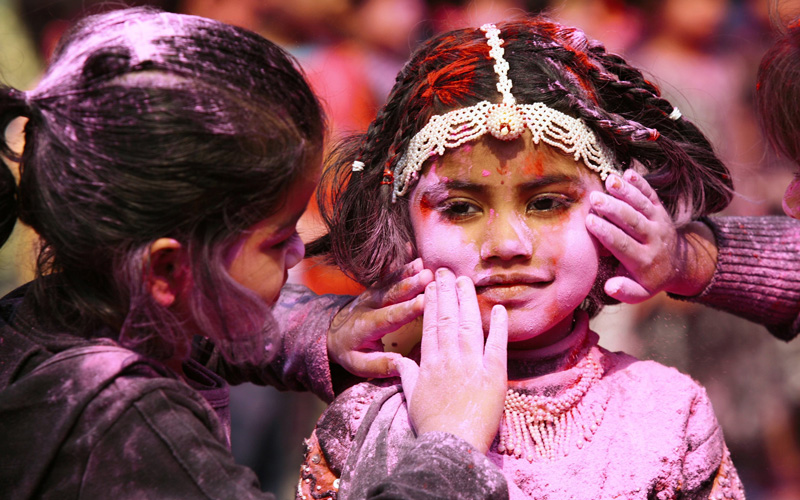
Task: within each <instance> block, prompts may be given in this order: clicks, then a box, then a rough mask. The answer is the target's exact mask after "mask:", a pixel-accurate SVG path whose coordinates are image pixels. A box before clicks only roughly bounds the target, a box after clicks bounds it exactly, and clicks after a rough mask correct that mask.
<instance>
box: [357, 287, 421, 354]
mask: <svg viewBox="0 0 800 500" xmlns="http://www.w3.org/2000/svg"><path fill="white" fill-rule="evenodd" d="M424 310H425V296H424V295H417V296H416V297H414V298H411V299H409V300H407V301H405V302H401V303H399V304H393V305H390V306H386V307H382V308H380V309H376V310H374V311H370V312H369V313H366V318H364V319H363V320H362V321H364V322H369V324H370V327H368V328H361V329H360V330H361V331H363V333H364V336H363V337H362V338H361V339H360V342H359V343H366V342H370V341H375V340H378V339H380V338H382V337H383V336H384V335H386V334H387V333H391V332H394V331H397V330H398V329H399V328H402V327H403V326H405V325H407V324H408V323H411V322H412V321H414V320H415V319H417V318H419V317H420V316H421V315H422V314H423V312H424Z"/></svg>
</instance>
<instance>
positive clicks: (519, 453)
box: [496, 354, 606, 462]
mask: <svg viewBox="0 0 800 500" xmlns="http://www.w3.org/2000/svg"><path fill="white" fill-rule="evenodd" d="M575 369H577V370H579V371H580V376H579V377H578V380H577V381H576V382H575V384H574V385H572V386H571V387H570V388H569V389H567V390H565V391H564V392H563V393H561V394H560V395H558V396H553V397H549V396H539V395H532V394H523V393H520V392H518V391H516V390H514V389H509V390H508V393H507V394H506V401H505V404H504V409H503V417H502V419H501V421H500V432H499V439H498V441H497V447H496V450H497V452H498V453H501V454H506V455H511V456H515V457H517V458H523V457H524V458H525V459H527V460H528V461H529V462H533V461H534V460H537V459H538V460H555V459H556V458H560V457H563V456H566V455H567V454H568V453H569V451H570V450H571V449H573V447H574V446H576V447H577V448H579V449H580V448H583V446H584V444H585V443H586V442H588V441H591V439H592V436H594V433H595V432H596V431H597V428H598V426H599V425H600V423H601V422H602V420H603V414H604V413H605V409H606V403H605V402H603V403H597V404H587V403H586V402H584V401H583V398H584V396H585V395H586V393H587V392H589V389H590V388H591V387H592V386H593V385H594V384H595V383H596V382H597V381H598V380H600V378H602V376H603V367H602V366H601V365H600V363H598V362H597V361H595V360H594V359H592V357H591V355H589V354H587V355H586V357H584V358H583V359H582V360H580V361H579V362H578V364H577V365H575Z"/></svg>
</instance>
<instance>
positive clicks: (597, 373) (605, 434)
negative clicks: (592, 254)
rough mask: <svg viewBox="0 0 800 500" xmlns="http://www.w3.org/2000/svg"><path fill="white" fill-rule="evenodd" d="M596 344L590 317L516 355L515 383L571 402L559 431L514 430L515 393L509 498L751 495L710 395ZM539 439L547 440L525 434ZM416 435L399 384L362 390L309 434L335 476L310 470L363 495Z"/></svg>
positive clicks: (505, 464)
mask: <svg viewBox="0 0 800 500" xmlns="http://www.w3.org/2000/svg"><path fill="white" fill-rule="evenodd" d="M597 340H598V336H597V335H596V334H595V333H594V332H592V331H590V330H589V328H588V321H587V319H586V318H585V315H581V316H580V319H579V320H578V321H577V323H576V326H575V328H574V330H573V333H572V334H571V335H570V336H569V337H567V338H566V339H564V340H562V341H561V342H559V343H558V344H556V345H553V346H550V347H548V348H545V349H540V350H534V351H526V352H524V353H513V354H511V355H510V357H509V375H510V378H512V379H519V380H517V381H515V382H513V383H512V384H510V388H513V389H515V390H516V391H517V393H519V394H525V395H530V396H537V395H538V396H545V397H548V396H551V397H554V398H555V399H562V400H567V399H568V400H569V401H570V402H571V403H570V402H567V403H565V406H564V407H565V408H566V407H569V406H570V404H572V407H571V409H570V410H569V411H567V412H566V413H564V415H565V416H564V418H562V419H561V423H560V424H553V425H549V426H548V425H544V424H542V425H540V426H539V427H538V428H539V429H541V432H539V431H538V430H532V431H527V430H522V428H521V427H520V426H517V427H514V424H513V421H514V415H513V413H514V411H516V410H512V409H510V406H509V401H510V400H512V399H513V398H507V403H506V404H507V412H506V416H505V417H504V421H503V423H501V431H500V433H499V434H498V437H497V438H496V439H495V443H494V445H493V446H492V449H491V450H490V452H489V454H488V456H489V459H490V460H491V461H492V462H494V463H495V464H496V465H497V466H498V467H499V468H500V469H501V470H502V472H503V474H504V475H505V477H506V478H507V480H508V483H509V491H510V497H511V498H512V499H514V498H558V499H586V498H592V499H606V498H608V499H612V498H624V499H647V498H657V499H660V500H664V499H669V498H743V497H744V493H743V490H742V487H741V483H740V481H739V479H738V476H737V474H736V470H735V468H734V467H733V465H732V464H731V461H730V456H729V454H728V451H727V447H726V446H725V442H724V439H723V436H722V431H721V429H720V427H719V424H718V423H717V420H716V418H715V416H714V412H713V409H712V408H711V403H710V402H709V400H708V397H707V396H706V392H705V390H704V389H703V388H702V387H700V386H699V385H698V384H697V383H696V382H694V381H693V380H692V379H690V378H689V377H687V376H685V375H682V374H681V373H679V372H678V371H677V370H675V369H673V368H668V367H665V366H662V365H660V364H658V363H655V362H652V361H638V360H636V359H635V358H632V357H631V356H628V355H626V354H624V353H611V352H609V351H607V350H605V349H603V348H601V347H599V346H597ZM520 377H522V378H521V379H520ZM573 403H574V404H573ZM532 427H536V426H535V425H533V426H532ZM537 432H539V434H538V436H544V437H541V438H536V439H534V438H532V437H531V438H529V437H526V433H527V436H531V435H532V433H537ZM548 433H549V434H548ZM513 436H516V438H514V437H513ZM501 437H502V441H501ZM413 439H414V433H413V430H412V429H411V428H410V426H409V423H408V418H407V413H406V407H405V400H404V398H403V394H402V389H400V387H399V386H398V385H391V384H383V385H381V384H379V383H361V384H358V385H356V386H354V387H352V388H351V389H349V390H348V391H346V392H344V393H343V394H342V395H341V396H339V397H338V398H337V399H336V400H335V401H334V402H333V403H332V404H331V406H330V407H329V408H328V409H327V410H326V412H325V413H324V414H323V416H322V417H321V418H320V421H319V422H318V424H317V428H316V430H315V432H314V435H312V438H311V439H310V442H309V449H312V450H321V454H322V457H323V458H324V460H322V462H323V463H325V464H326V467H327V471H326V470H320V468H319V462H320V460H319V458H320V457H319V456H317V457H316V459H315V460H316V461H314V460H312V459H313V458H314V453H309V456H308V457H307V462H306V465H305V467H307V468H308V470H312V469H313V471H314V474H315V478H314V479H315V480H323V478H322V477H321V476H324V475H326V474H329V475H331V476H332V477H336V478H341V480H340V481H338V482H337V486H338V488H339V494H340V495H342V496H341V497H340V498H359V495H362V494H363V492H364V491H366V489H367V488H368V487H369V485H370V481H371V478H373V477H380V475H381V474H384V473H385V471H391V470H392V469H393V468H394V467H396V466H397V463H398V458H397V457H400V456H402V454H403V452H404V450H405V449H406V448H407V447H408V446H409V445H410V443H412V442H413ZM515 439H517V440H518V441H517V446H516V449H525V452H524V453H522V454H521V456H519V457H518V456H517V455H516V454H515V453H514V452H511V451H506V452H505V453H503V452H502V448H503V446H501V443H505V447H506V448H509V443H511V442H512V441H514V440H515ZM526 439H527V444H525V445H520V444H519V443H520V441H524V440H526ZM453 495H454V496H453V497H454V498H457V497H458V495H459V493H458V492H457V491H455V492H453ZM712 495H713V496H712ZM717 495H722V496H719V497H718V496H717ZM331 496H332V497H333V496H335V495H331Z"/></svg>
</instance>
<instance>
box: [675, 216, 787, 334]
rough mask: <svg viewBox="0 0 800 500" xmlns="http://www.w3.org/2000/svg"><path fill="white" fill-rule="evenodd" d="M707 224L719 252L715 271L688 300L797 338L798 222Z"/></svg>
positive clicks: (734, 220) (733, 219)
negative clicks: (708, 281) (703, 289)
mask: <svg viewBox="0 0 800 500" xmlns="http://www.w3.org/2000/svg"><path fill="white" fill-rule="evenodd" d="M706 223H708V225H709V226H710V227H711V229H712V230H713V231H714V235H715V237H716V240H717V246H718V248H719V255H718V258H717V270H716V274H715V275H714V278H713V279H712V282H711V284H710V285H709V286H708V288H707V289H706V290H705V291H704V292H703V293H702V294H700V295H699V296H697V297H692V298H690V299H688V300H691V301H693V302H698V303H700V304H704V305H708V306H711V307H714V308H716V309H720V310H723V311H726V312H729V313H731V314H735V315H737V316H740V317H742V318H745V319H748V320H750V321H753V322H755V323H759V324H761V325H764V326H766V327H767V329H768V330H769V331H770V332H771V333H772V334H773V335H775V336H776V337H778V338H781V339H784V340H790V339H793V338H794V337H796V336H797V333H798V331H800V221H798V220H795V219H791V218H789V217H784V216H771V217H711V218H709V219H706ZM675 298H678V299H686V298H685V297H675Z"/></svg>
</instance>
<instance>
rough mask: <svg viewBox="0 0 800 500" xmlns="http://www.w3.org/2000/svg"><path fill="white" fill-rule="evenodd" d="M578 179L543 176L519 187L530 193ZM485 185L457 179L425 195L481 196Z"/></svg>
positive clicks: (427, 191) (560, 175) (445, 182)
mask: <svg viewBox="0 0 800 500" xmlns="http://www.w3.org/2000/svg"><path fill="white" fill-rule="evenodd" d="M577 181H578V177H577V176H572V175H566V174H556V175H545V176H542V177H537V178H536V179H533V180H530V181H528V182H524V183H522V184H521V185H520V186H519V190H520V191H530V190H534V189H538V188H541V187H543V186H551V185H553V184H560V183H564V182H573V183H574V182H577ZM486 189H487V188H486V185H484V184H477V183H474V182H470V181H463V180H458V179H448V180H446V181H444V182H441V183H439V184H436V185H434V186H431V187H430V188H428V189H426V190H425V192H424V194H425V195H437V194H445V193H446V192H447V191H449V190H458V191H466V192H469V193H475V194H481V193H484V192H486Z"/></svg>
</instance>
